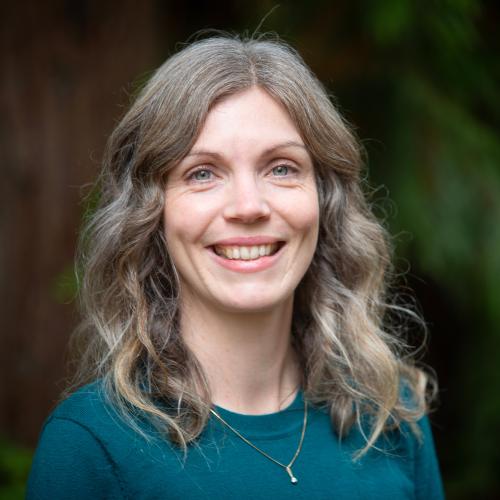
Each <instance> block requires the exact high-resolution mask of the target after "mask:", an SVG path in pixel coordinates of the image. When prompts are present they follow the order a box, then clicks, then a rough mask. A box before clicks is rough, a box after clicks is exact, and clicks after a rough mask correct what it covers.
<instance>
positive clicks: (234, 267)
mask: <svg viewBox="0 0 500 500" xmlns="http://www.w3.org/2000/svg"><path fill="white" fill-rule="evenodd" d="M284 247H285V245H283V246H282V247H281V248H280V249H279V250H278V251H277V252H276V253H275V254H273V255H266V256H265V257H259V258H258V259H255V260H238V259H225V258H224V257H221V256H220V255H217V254H216V253H215V252H214V250H213V249H212V248H210V249H208V251H209V252H210V254H211V255H212V258H213V259H215V262H217V264H219V265H221V266H222V267H225V268H226V269H229V270H230V271H235V272H237V273H256V272H258V271H264V270H265V269H269V268H270V267H271V266H273V265H274V263H275V262H276V261H277V260H278V259H279V257H280V255H281V252H282V250H283V248H284Z"/></svg>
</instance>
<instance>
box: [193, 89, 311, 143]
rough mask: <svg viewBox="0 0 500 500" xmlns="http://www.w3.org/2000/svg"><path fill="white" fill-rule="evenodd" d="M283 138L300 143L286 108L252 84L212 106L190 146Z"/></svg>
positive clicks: (261, 141) (259, 141) (274, 140)
mask: <svg viewBox="0 0 500 500" xmlns="http://www.w3.org/2000/svg"><path fill="white" fill-rule="evenodd" d="M286 142H296V143H301V144H303V141H302V138H301V135H300V133H299V131H298V129H297V127H296V126H295V124H294V123H293V121H292V119H291V117H290V115H289V114H288V112H287V110H286V109H285V107H284V106H283V105H282V104H281V103H279V102H278V101H277V100H275V99H274V98H273V97H271V96H270V95H269V94H268V93H267V92H266V91H265V90H263V89H261V88H259V87H252V88H250V89H248V90H245V91H242V92H240V93H238V94H235V95H232V96H230V97H227V98H225V99H223V100H222V101H220V102H218V103H217V104H215V105H214V106H213V107H212V109H211V110H210V111H209V113H208V115H207V117H206V120H205V122H204V124H203V127H202V129H201V131H200V134H199V136H198V138H197V140H196V142H195V144H194V146H193V149H198V148H203V149H204V148H206V147H208V146H211V147H227V146H228V145H232V146H237V145H247V146H249V145H252V144H253V145H255V146H257V145H259V146H260V147H266V146H271V145H272V144H276V143H286Z"/></svg>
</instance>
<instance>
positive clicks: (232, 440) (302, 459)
mask: <svg viewBox="0 0 500 500" xmlns="http://www.w3.org/2000/svg"><path fill="white" fill-rule="evenodd" d="M100 387H101V386H100V384H98V383H94V384H91V385H88V386H86V387H84V388H82V389H80V390H79V391H78V392H76V393H75V394H73V395H72V396H71V397H70V398H68V399H67V400H65V401H63V402H62V403H61V404H59V406H58V407H57V408H56V409H55V410H54V412H53V413H52V414H51V415H50V416H49V418H48V419H47V421H46V423H45V425H44V428H43V431H42V434H41V437H40V441H39V444H38V448H37V451H36V453H35V457H34V461H33V465H32V469H31V474H30V478H29V482H28V493H27V498H28V500H34V499H47V500H48V499H50V500H58V499H72V500H77V499H86V500H87V499H91V500H98V499H125V498H127V499H134V500H135V499H181V498H182V499H201V498H204V499H207V498H209V499H211V498H215V499H218V500H225V499H234V498H237V499H240V500H244V499H260V498H264V499H268V498H271V499H274V500H279V499H281V498H283V499H295V498H302V499H306V498H307V499H327V498H332V499H335V500H343V499H349V500H352V499H384V500H388V499H389V500H396V499H403V498H404V499H422V500H433V499H442V498H443V490H442V485H441V479H440V475H439V467H438V463H437V460H436V454H435V451H434V445H433V440H432V434H431V430H430V427H429V422H428V419H427V418H424V419H422V420H421V421H420V422H419V425H420V426H421V428H422V431H423V442H422V444H420V443H419V442H418V441H417V440H416V438H415V437H414V436H413V434H412V433H411V432H410V431H409V429H408V428H407V427H405V426H403V428H402V430H400V431H393V432H391V433H389V434H388V435H386V436H385V437H383V438H380V439H379V441H378V442H377V448H379V449H378V450H376V449H371V450H370V451H369V453H368V454H367V455H365V456H364V457H363V458H362V459H361V460H360V461H358V462H354V461H353V460H352V453H353V452H355V451H356V450H358V449H360V448H361V447H362V446H363V443H364V441H363V437H362V435H361V433H360V432H359V430H357V428H354V429H353V430H352V431H351V433H350V434H349V436H348V437H347V438H345V439H344V440H343V441H341V442H340V441H339V439H338V437H337V435H336V434H335V433H334V431H333V430H332V427H331V424H330V421H329V417H328V415H327V413H326V412H324V411H321V410H318V409H315V408H311V407H309V418H308V424H307V430H306V434H305V439H304V443H303V447H302V451H301V453H300V455H299V457H298V458H297V460H296V462H295V464H294V466H293V472H294V474H295V476H296V477H297V478H298V480H299V481H298V483H297V484H292V483H291V482H290V478H289V477H288V475H287V473H286V471H285V470H284V469H282V468H281V467H280V466H279V465H277V464H275V463H273V462H271V461H270V460H269V459H267V458H266V457H264V456H263V455H261V454H260V453H258V452H257V451H255V450H254V449H253V448H251V447H250V446H249V445H248V444H246V443H244V442H243V441H242V440H241V439H239V438H238V437H237V436H236V435H235V434H233V433H232V432H231V431H230V430H229V429H228V428H227V427H225V426H224V425H223V424H222V423H220V422H219V421H218V420H217V419H216V418H215V417H213V418H212V419H211V420H210V421H209V423H208V425H207V427H206V428H205V430H204V432H203V433H202V435H201V437H200V439H199V441H198V443H197V445H194V446H191V447H190V448H189V450H188V453H187V457H186V459H185V460H184V459H183V455H182V452H181V451H179V450H178V449H176V448H175V447H174V446H172V445H171V444H169V443H168V442H167V441H166V440H164V439H161V438H160V437H159V435H158V433H155V432H154V431H153V430H152V429H151V428H149V427H148V425H147V424H146V423H144V422H143V423H142V424H141V425H142V426H143V427H144V430H146V432H149V434H150V438H149V439H145V438H144V437H143V436H142V435H141V434H139V433H137V432H135V431H134V430H133V429H132V428H130V427H128V426H127V425H126V424H125V423H124V422H123V421H122V420H121V419H120V416H119V415H118V414H117V413H116V412H115V410H114V409H113V408H112V407H111V406H110V405H109V404H108V403H107V402H106V400H105V398H104V396H103V395H102V393H101V390H100ZM303 408H304V407H303V400H302V394H301V393H300V392H299V394H298V395H297V397H296V399H295V401H294V402H293V403H292V404H291V405H290V406H289V407H288V408H286V409H285V410H283V411H280V412H278V413H273V414H269V415H259V416H249V415H240V414H237V413H233V412H230V411H227V410H224V409H222V408H217V410H218V412H219V414H220V415H221V416H222V417H223V418H224V419H225V420H226V421H227V422H228V423H230V424H231V425H232V426H233V427H234V428H235V429H237V430H239V431H240V432H241V434H243V435H244V436H245V437H246V438H248V439H249V440H250V441H252V442H253V443H254V444H255V445H256V446H258V447H259V448H261V449H262V450H264V451H266V452H267V453H268V454H269V455H270V456H272V457H274V458H276V459H277V460H279V461H280V462H282V463H288V462H289V461H290V460H291V458H292V456H293V454H294V453H295V450H296V449H297V445H298V442H299V438H300V432H301V428H302V422H303Z"/></svg>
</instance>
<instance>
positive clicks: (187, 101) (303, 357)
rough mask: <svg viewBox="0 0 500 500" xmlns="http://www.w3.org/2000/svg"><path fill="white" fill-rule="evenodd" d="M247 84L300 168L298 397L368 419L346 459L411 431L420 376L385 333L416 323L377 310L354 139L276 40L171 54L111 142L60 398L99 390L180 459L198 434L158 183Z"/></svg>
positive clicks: (195, 381)
mask: <svg viewBox="0 0 500 500" xmlns="http://www.w3.org/2000/svg"><path fill="white" fill-rule="evenodd" d="M252 86H258V87H260V88H262V89H264V90H265V91H266V92H268V93H269V94H270V95H271V96H272V97H273V98H274V99H276V100H277V101H278V102H280V103H281V104H282V105H283V106H284V107H285V108H286V109H287V111H288V113H289V114H290V116H291V118H292V120H293V122H294V123H295V125H296V127H297V129H298V130H299V132H300V134H301V136H302V138H303V140H304V142H305V144H306V146H307V148H308V151H309V153H310V155H311V157H312V159H313V162H314V168H315V175H316V185H317V189H318V194H319V204H320V230H319V240H318V245H317V249H316V251H315V254H314V257H313V260H312V263H311V265H310V268H309V269H308V271H307V272H306V274H305V276H304V278H303V279H302V281H301V283H300V284H299V286H298V288H297V290H296V292H295V301H294V313H293V321H292V341H293V343H294V346H295V349H296V351H297V354H298V355H299V358H300V361H301V368H302V377H303V387H302V388H303V391H304V396H305V397H306V398H307V400H308V401H309V402H310V403H311V404H314V405H317V406H321V407H323V408H325V407H326V408H328V409H329V412H330V415H331V420H332V425H333V427H334V429H335V430H336V432H337V433H338V435H339V436H341V437H342V436H345V435H347V434H348V433H349V430H350V429H351V428H352V426H353V425H359V426H360V427H362V421H364V418H365V417H366V416H368V417H369V419H370V420H369V421H370V422H371V424H370V426H369V429H370V430H369V433H367V434H365V438H366V444H365V446H364V448H363V449H362V450H359V454H358V456H361V455H363V454H364V453H365V452H366V451H367V450H368V449H370V448H371V447H372V446H374V445H375V443H376V440H377V438H378V437H379V436H380V435H381V433H383V432H384V431H385V430H387V429H389V428H393V427H394V426H396V427H397V426H399V425H400V424H401V423H402V422H408V423H409V424H410V426H411V427H412V428H413V429H414V431H415V432H416V433H417V434H418V426H417V425H416V424H415V422H416V421H417V420H418V419H419V418H420V417H421V416H423V415H424V414H425V413H426V412H427V411H428V404H429V401H430V399H431V398H432V397H433V394H434V392H433V391H431V390H429V388H430V387H431V386H432V385H433V384H432V382H433V377H431V376H429V375H427V374H426V373H425V372H424V371H423V369H421V368H419V367H417V365H416V363H415V362H414V361H412V358H411V357H410V356H409V349H408V346H407V345H406V343H405V342H404V339H403V336H402V335H401V331H400V330H402V328H400V327H398V325H395V321H394V318H396V319H398V318H399V319H401V318H402V316H404V315H412V314H413V316H414V317H418V316H416V315H415V313H412V312H411V311H410V310H409V309H406V308H405V307H401V306H397V305H395V303H394V302H393V301H392V300H391V299H389V298H388V285H389V279H388V277H389V276H390V275H391V274H392V272H391V256H390V245H389V240H388V238H387V235H386V233H385V231H384V229H383V227H382V225H381V224H380V223H379V222H378V221H377V220H376V218H375V217H374V216H373V214H372V213H371V211H370V207H369V205H368V203H367V201H366V200H365V197H364V194H363V190H362V183H363V179H362V157H361V151H360V146H359V143H358V142H357V140H356V138H355V137H354V135H353V133H352V132H351V131H350V129H349V127H348V126H347V125H346V123H345V122H344V120H343V119H342V117H341V116H340V114H339V113H338V111H337V110H336V109H335V107H334V105H333V104H332V102H331V100H330V98H329V96H328V94H327V92H326V91H325V89H324V88H323V86H322V85H321V83H320V82H319V81H318V80H317V78H316V77H315V76H314V75H313V74H312V72H311V71H310V70H309V68H308V67H307V66H306V64H305V63H304V62H303V60H302V59H301V57H300V56H299V54H298V53H297V52H296V51H295V50H294V49H292V48H291V47H290V46H288V45H287V44H285V43H283V42H281V41H279V40H276V39H269V38H265V37H259V38H255V37H254V38H251V39H242V38H240V37H234V36H222V35H218V36H215V37H212V38H208V39H205V40H201V41H196V42H194V43H192V44H191V45H188V46H186V47H185V48H183V49H182V50H181V51H180V52H178V53H177V54H176V55H174V56H172V57H171V58H169V59H168V60H167V61H166V62H165V63H164V64H163V65H162V66H161V67H160V68H159V69H158V70H157V71H156V72H155V74H154V75H153V76H152V78H151V79H150V80H149V82H148V83H147V84H146V85H145V87H144V88H143V89H142V91H141V92H140V94H139V95H138V97H137V98H136V100H135V102H134V103H133V104H132V106H131V108H130V110H129V111H128V112H127V113H126V114H125V116H124V117H123V119H122V120H121V122H120V123H119V124H118V126H117V127H116V129H115V130H114V132H113V134H112V135H111V137H110V140H109V142H108V145H107V149H106V154H105V158H104V165H103V170H102V174H101V176H100V178H99V181H98V188H99V192H100V199H99V202H98V206H97V209H96V210H95V211H93V212H92V214H91V216H90V217H88V220H87V221H86V226H85V229H84V231H83V232H82V237H81V242H80V252H79V266H80V269H81V272H82V273H83V276H82V279H81V283H80V299H81V308H82V312H83V321H82V323H81V324H80V327H79V328H78V330H77V332H76V336H75V339H74V340H75V342H76V346H75V348H76V352H77V356H78V368H77V370H76V375H75V379H74V381H73V382H74V383H73V385H72V388H71V390H73V389H74V388H75V387H77V386H79V385H82V384H84V383H86V382H89V381H92V380H95V379H102V381H103V382H104V385H105V388H106V393H107V394H108V395H109V397H110V398H111V399H112V400H113V402H114V403H115V404H116V405H117V406H118V407H119V408H120V409H121V410H122V411H123V414H124V415H125V416H126V417H127V418H128V419H129V421H130V422H131V423H133V422H134V421H135V420H134V416H136V415H138V414H141V415H143V416H144V415H145V416H146V417H148V418H149V419H150V421H151V422H153V424H154V425H155V426H156V428H158V429H160V430H162V431H164V432H165V434H166V435H167V436H168V438H169V439H170V440H171V441H172V442H174V443H176V444H178V445H179V446H180V447H181V448H182V449H184V450H187V448H188V445H189V443H192V442H195V441H196V438H197V437H198V436H199V435H200V433H201V431H202V430H203V428H204V426H205V425H206V423H207V420H208V418H209V415H210V413H209V408H210V404H211V401H210V388H209V385H208V383H207V378H206V376H205V374H204V373H203V370H202V368H201V366H200V364H199V362H198V361H197V359H196V358H195V356H194V355H193V353H192V352H190V350H189V349H188V348H187V346H186V344H185V343H184V341H183V338H182V335H181V332H180V331H179V315H180V310H179V300H178V294H179V281H178V278H177V275H176V270H175V267H174V265H173V263H172V261H171V260H170V258H169V255H168V252H167V250H166V243H165V238H164V227H163V221H162V213H163V207H164V203H165V184H166V179H167V176H168V173H169V170H170V169H171V168H172V167H173V166H175V165H176V164H177V163H178V162H179V161H180V160H181V159H182V158H183V157H184V156H185V155H186V154H187V153H188V152H189V151H190V149H191V147H192V145H193V144H194V142H195V140H196V138H197V135H198V134H199V132H200V130H201V127H202V125H203V123H204V120H205V118H206V116H207V113H208V112H209V110H210V109H211V107H212V106H214V104H215V103H216V102H218V101H220V100H222V99H224V98H226V97H228V96H231V95H233V94H236V93H238V92H241V91H243V90H245V89H248V88H250V87H252ZM167 230H168V229H167ZM391 312H392V313H395V314H391ZM388 315H389V316H390V317H391V318H392V321H387V317H388ZM389 324H390V325H391V326H390V327H389ZM405 390H406V393H407V394H410V395H411V397H409V398H408V397H405V396H404V394H405ZM68 393H69V391H68Z"/></svg>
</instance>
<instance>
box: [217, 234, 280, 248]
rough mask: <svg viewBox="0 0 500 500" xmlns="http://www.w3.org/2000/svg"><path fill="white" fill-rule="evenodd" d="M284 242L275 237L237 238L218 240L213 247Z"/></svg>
mask: <svg viewBox="0 0 500 500" xmlns="http://www.w3.org/2000/svg"><path fill="white" fill-rule="evenodd" d="M280 241H283V240H282V239H279V238H275V237H273V236H236V237H234V238H226V239H224V240H218V241H216V242H215V243H213V244H212V246H254V245H272V244H273V243H278V242H280Z"/></svg>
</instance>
